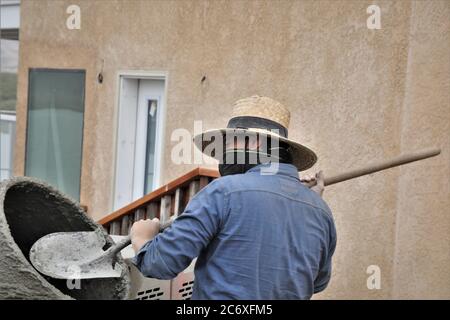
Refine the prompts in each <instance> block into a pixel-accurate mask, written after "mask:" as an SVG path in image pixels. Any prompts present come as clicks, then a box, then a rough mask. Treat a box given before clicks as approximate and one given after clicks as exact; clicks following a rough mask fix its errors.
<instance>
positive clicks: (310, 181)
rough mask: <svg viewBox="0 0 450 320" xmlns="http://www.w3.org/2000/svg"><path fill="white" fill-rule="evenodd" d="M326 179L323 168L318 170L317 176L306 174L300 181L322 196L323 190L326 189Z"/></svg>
mask: <svg viewBox="0 0 450 320" xmlns="http://www.w3.org/2000/svg"><path fill="white" fill-rule="evenodd" d="M324 180H325V176H324V174H323V172H322V170H320V171H319V172H317V173H316V175H315V176H313V175H305V176H303V177H301V178H300V181H301V182H302V183H303V184H304V185H306V186H307V187H308V188H310V189H311V190H312V191H314V192H316V193H317V194H318V195H319V196H322V194H323V191H324V190H325V183H324Z"/></svg>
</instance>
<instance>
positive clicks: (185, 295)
mask: <svg viewBox="0 0 450 320" xmlns="http://www.w3.org/2000/svg"><path fill="white" fill-rule="evenodd" d="M193 286H194V281H189V282H184V283H183V284H182V285H181V289H180V290H178V293H179V294H180V296H181V298H182V299H183V300H190V299H191V296H192V287H193Z"/></svg>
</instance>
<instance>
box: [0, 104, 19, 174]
mask: <svg viewBox="0 0 450 320" xmlns="http://www.w3.org/2000/svg"><path fill="white" fill-rule="evenodd" d="M15 135H16V115H15V113H14V112H0V181H1V180H5V179H9V178H11V177H12V176H13V163H14V162H13V159H14V143H15V140H16V139H15Z"/></svg>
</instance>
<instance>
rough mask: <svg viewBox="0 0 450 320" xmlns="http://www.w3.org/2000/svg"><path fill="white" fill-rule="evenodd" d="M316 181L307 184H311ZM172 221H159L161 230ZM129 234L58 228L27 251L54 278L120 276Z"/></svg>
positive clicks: (380, 165)
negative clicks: (112, 236)
mask: <svg viewBox="0 0 450 320" xmlns="http://www.w3.org/2000/svg"><path fill="white" fill-rule="evenodd" d="M440 153H441V150H440V149H436V148H433V149H429V150H424V151H421V152H417V153H413V154H407V155H402V156H399V157H396V158H392V159H389V160H384V161H381V162H377V163H372V164H371V165H368V166H365V167H363V168H359V169H356V170H351V171H348V172H344V173H342V174H339V175H336V176H331V177H328V178H325V181H324V185H326V186H328V185H332V184H335V183H339V182H342V181H346V180H349V179H354V178H357V177H361V176H364V175H367V174H371V173H374V172H378V171H381V170H386V169H389V168H393V167H397V166H400V165H403V164H406V163H410V162H414V161H418V160H422V159H426V158H430V157H434V156H437V155H438V154H440ZM315 183H316V181H311V183H309V184H307V185H309V186H312V185H314V184H315ZM171 223H172V220H169V221H168V222H166V223H165V224H161V230H163V229H165V228H166V227H168V226H169V225H170V224H171ZM130 242H131V240H130V238H129V237H127V238H125V239H124V240H122V241H120V242H118V243H116V244H115V245H113V246H112V247H110V248H109V249H108V250H106V251H103V249H102V248H103V246H104V245H105V239H104V236H103V235H102V234H101V231H100V230H97V231H91V232H59V233H52V234H48V235H46V236H44V237H42V238H41V239H39V240H38V241H37V242H36V243H35V244H34V245H33V246H32V247H31V251H30V260H31V263H32V264H33V266H34V267H35V268H36V269H37V270H38V271H40V272H41V273H43V274H46V275H48V276H51V277H53V278H57V279H92V278H109V277H120V276H121V274H122V272H123V270H121V268H120V265H119V264H116V259H117V254H118V253H119V252H120V250H122V249H123V248H125V247H126V246H128V245H129V244H130Z"/></svg>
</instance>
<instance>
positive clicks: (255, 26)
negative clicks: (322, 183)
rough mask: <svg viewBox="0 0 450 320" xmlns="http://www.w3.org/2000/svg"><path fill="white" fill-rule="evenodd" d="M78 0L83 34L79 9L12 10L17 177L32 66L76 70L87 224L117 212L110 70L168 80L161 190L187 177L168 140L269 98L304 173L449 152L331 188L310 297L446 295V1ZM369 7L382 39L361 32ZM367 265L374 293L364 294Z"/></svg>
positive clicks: (33, 6)
mask: <svg viewBox="0 0 450 320" xmlns="http://www.w3.org/2000/svg"><path fill="white" fill-rule="evenodd" d="M75 2H76V3H77V4H79V5H80V7H81V19H82V22H81V30H68V29H67V28H66V27H65V21H66V18H67V14H66V13H65V10H66V8H67V6H68V5H70V4H72V3H74V1H54V0H52V1H29V0H28V1H26V0H24V1H22V4H21V13H22V25H21V30H20V32H21V33H20V39H21V41H20V46H21V47H20V66H19V86H18V108H17V116H18V123H17V130H18V132H17V147H16V150H17V155H16V160H17V162H16V166H15V171H16V174H23V168H24V161H23V160H24V154H25V148H24V142H25V128H26V104H27V85H28V83H27V81H28V80H27V74H28V68H31V67H49V68H82V69H86V105H85V110H86V116H85V129H84V147H83V169H82V181H81V184H82V190H81V202H82V203H83V204H87V205H88V206H89V212H90V214H91V215H92V216H93V217H95V218H99V217H101V216H103V215H105V214H107V213H109V212H110V210H111V204H112V198H111V194H112V188H113V183H112V181H113V171H114V168H113V166H112V165H111V163H112V160H113V159H114V139H113V138H114V134H115V130H114V123H115V118H114V114H115V108H117V105H116V94H117V92H116V89H117V79H118V75H117V73H118V71H119V70H145V71H159V70H162V71H166V72H167V73H168V82H167V86H168V87H167V90H168V95H167V118H166V131H165V137H166V140H165V146H166V148H165V155H164V166H163V181H164V182H167V181H169V180H171V179H173V178H175V177H177V176H179V175H180V174H182V173H184V172H186V171H187V170H189V169H190V168H192V167H194V165H192V166H187V165H186V166H176V165H172V164H171V161H170V147H171V146H172V145H173V144H171V143H170V135H171V132H172V131H173V130H174V129H176V128H180V127H184V128H186V129H188V130H190V131H192V130H193V122H194V120H203V121H204V122H203V126H204V128H205V129H208V128H213V127H221V126H224V125H226V121H227V118H228V117H229V115H230V112H231V109H230V107H229V106H230V105H231V104H232V102H233V101H235V100H236V99H238V98H241V97H245V96H248V95H252V94H261V95H267V96H270V97H273V98H275V99H277V100H280V101H281V102H283V103H284V104H286V105H287V106H289V107H290V109H291V112H292V119H291V127H290V131H289V133H290V137H291V138H293V139H295V140H298V141H302V142H304V143H305V144H307V145H309V146H310V147H312V148H313V149H314V150H316V152H317V153H318V155H319V161H318V164H317V165H316V166H315V168H314V170H317V169H319V168H321V169H324V170H325V171H326V173H329V174H334V173H338V172H341V171H342V170H345V169H349V168H353V167H355V166H361V165H364V164H366V163H368V162H369V161H373V160H375V159H384V158H387V157H392V156H396V155H398V154H400V153H405V152H410V151H415V150H419V149H422V148H425V147H429V146H439V147H441V148H442V149H443V153H442V155H441V156H439V157H438V158H433V159H430V160H426V161H422V162H420V163H416V164H411V165H408V166H404V167H402V168H397V169H391V170H389V171H386V172H383V173H379V174H375V175H372V176H368V177H363V178H360V179H356V180H354V181H351V182H345V183H342V184H340V185H336V186H333V187H330V188H328V189H327V191H326V193H325V198H326V200H327V202H328V203H329V205H330V207H331V208H332V210H333V212H334V216H335V220H336V224H337V230H338V246H337V251H336V254H335V260H334V274H333V278H332V281H331V283H330V286H329V288H328V289H327V290H326V291H325V292H324V293H322V294H320V295H318V296H317V297H318V298H355V299H365V298H446V299H450V268H449V266H450V209H449V208H450V183H449V173H450V154H449V149H450V87H449V86H450V36H449V30H450V25H449V21H450V20H449V19H448V17H449V16H450V2H448V1H417V2H411V1H395V2H394V1H276V2H275V1H274V2H266V1H224V2H222V1H161V2H158V1H133V2H132V4H131V3H130V2H127V1H80V0H78V1H75ZM372 3H376V4H378V5H379V6H380V7H381V10H382V15H381V23H382V29H381V30H368V29H367V27H366V19H367V17H368V14H367V13H366V8H367V7H368V6H369V5H370V4H372ZM102 61H104V69H103V75H104V82H103V84H98V83H97V82H96V75H97V73H98V72H99V71H100V70H101V66H102ZM203 76H206V80H205V81H204V82H203V83H202V82H201V81H200V80H201V78H202V77H203ZM369 265H378V266H379V267H380V268H381V276H382V284H381V285H382V287H381V289H380V290H368V289H367V287H366V279H367V277H368V275H367V274H366V268H367V267H368V266H369Z"/></svg>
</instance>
